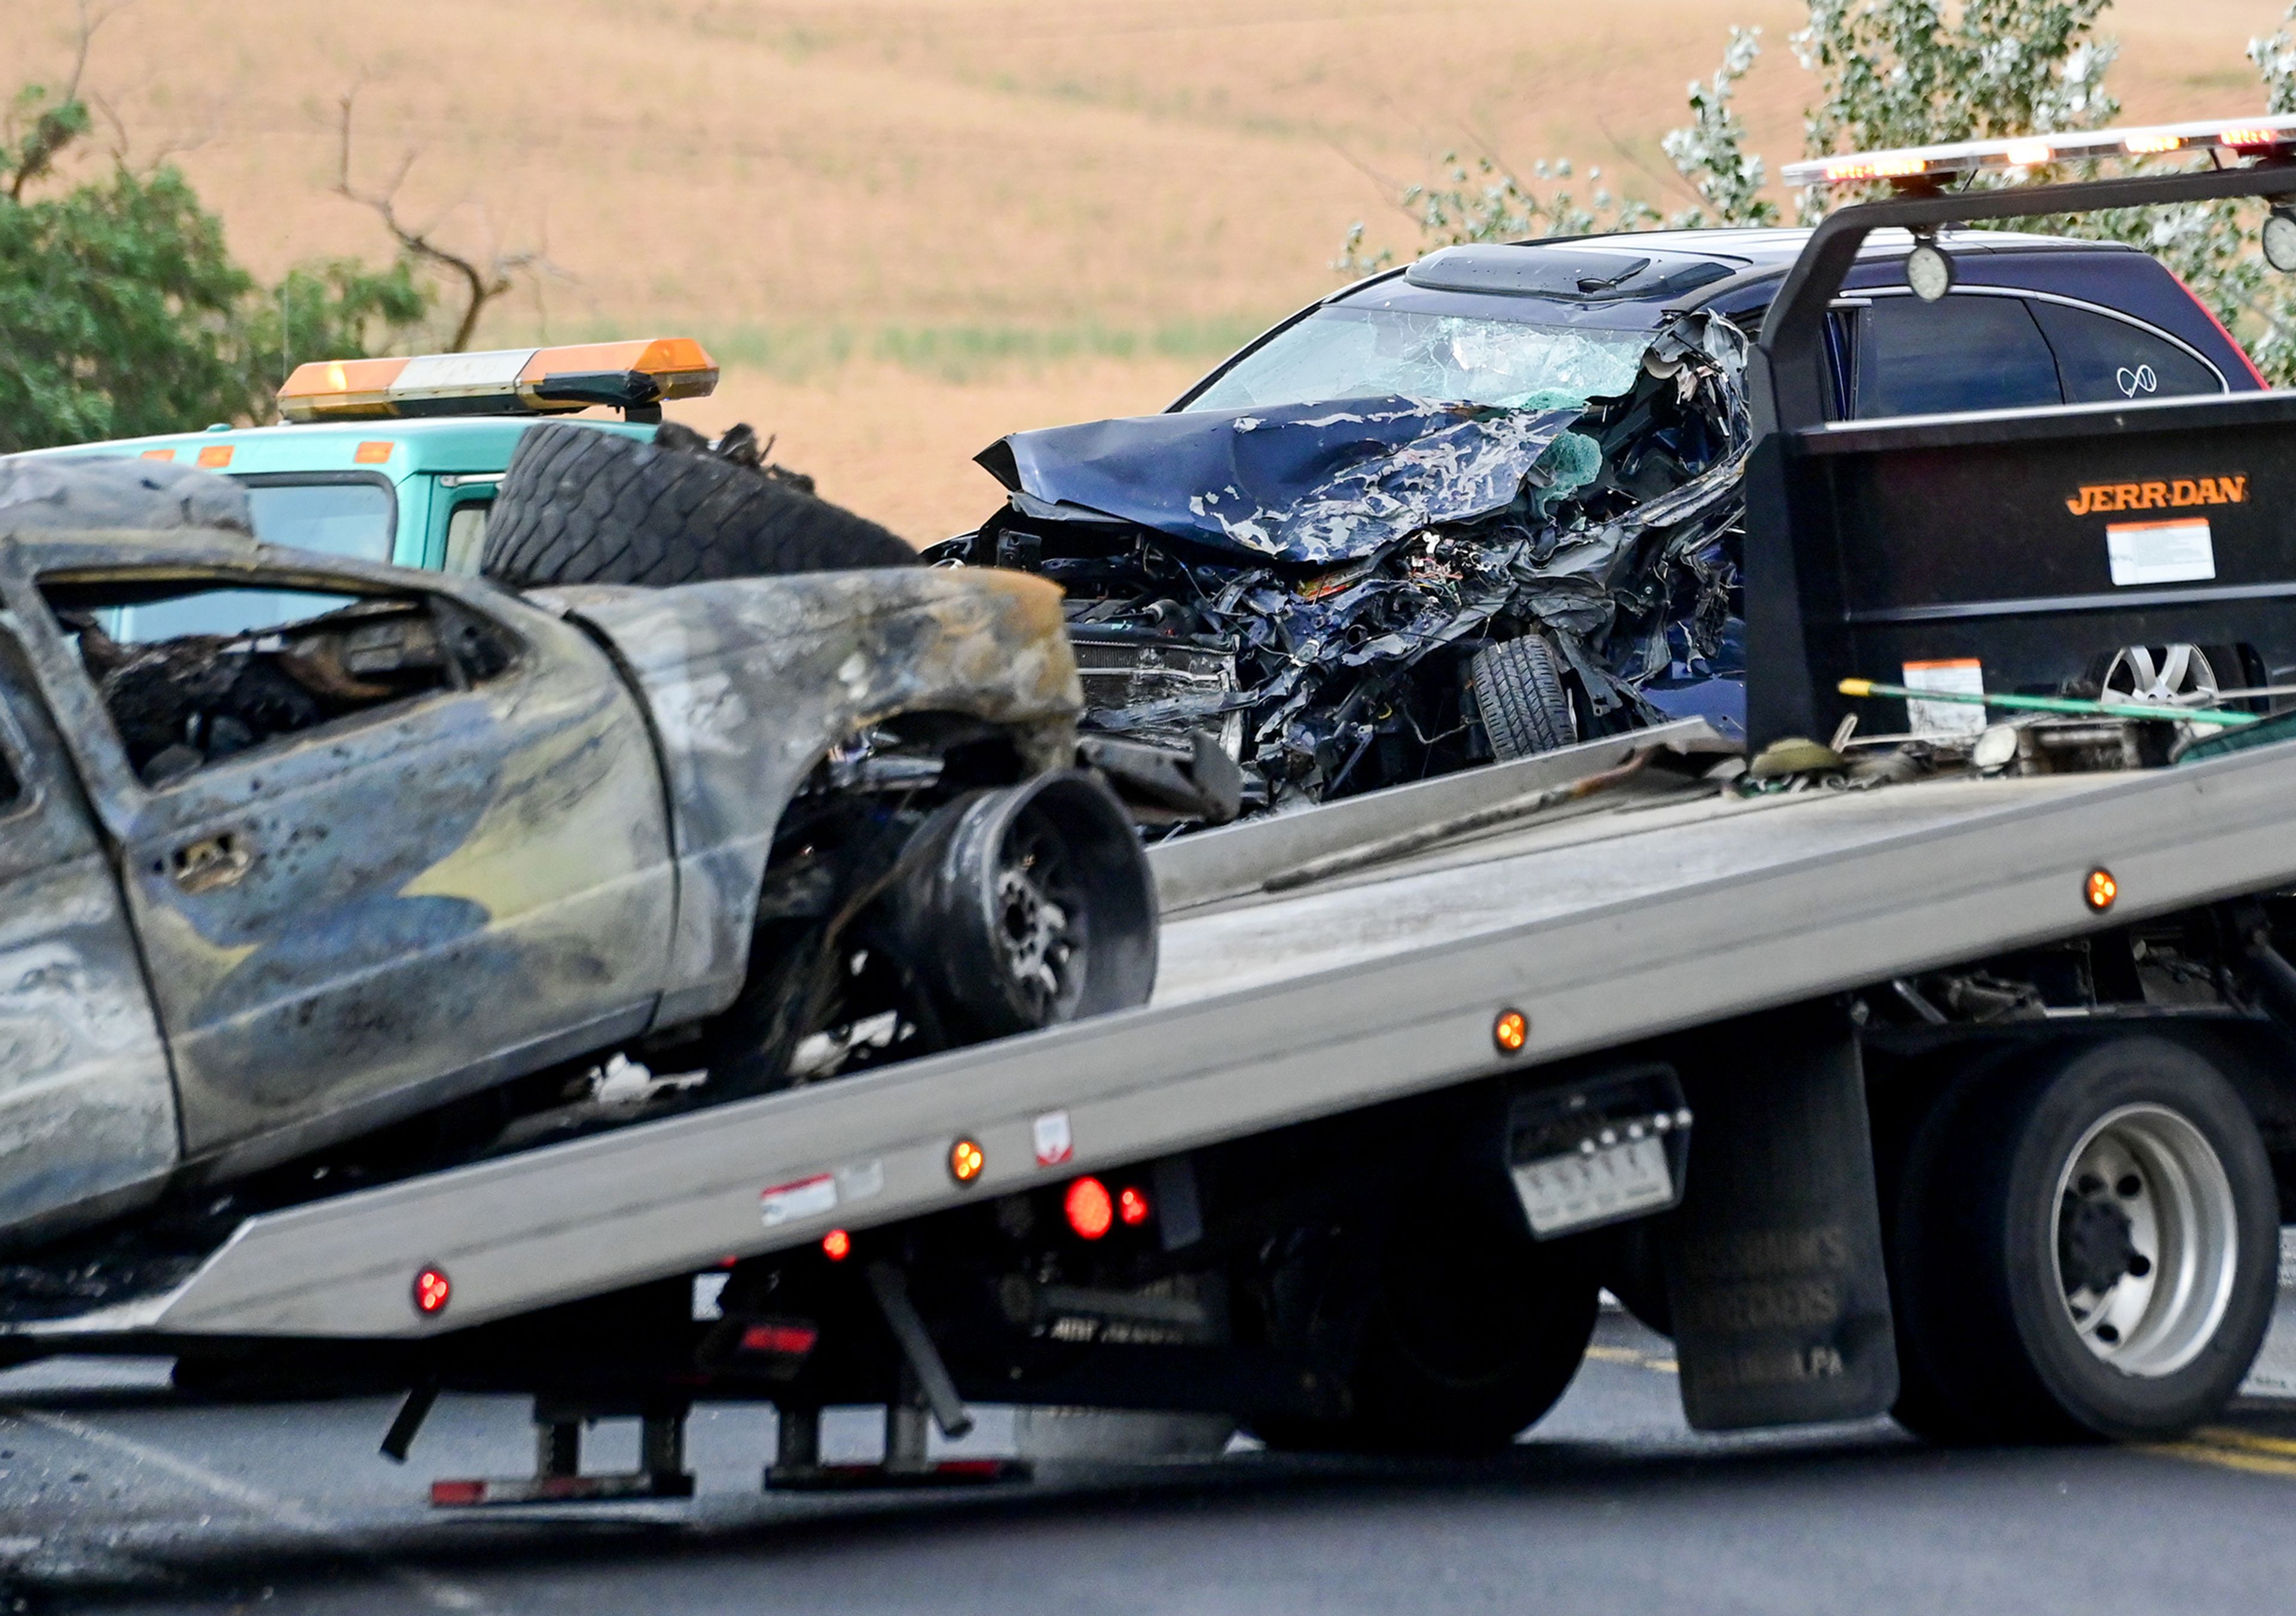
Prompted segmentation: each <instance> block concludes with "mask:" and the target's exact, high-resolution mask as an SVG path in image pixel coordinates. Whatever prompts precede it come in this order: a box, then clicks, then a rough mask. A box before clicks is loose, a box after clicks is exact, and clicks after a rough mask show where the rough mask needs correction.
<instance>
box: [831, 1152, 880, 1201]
mask: <svg viewBox="0 0 2296 1616" xmlns="http://www.w3.org/2000/svg"><path fill="white" fill-rule="evenodd" d="M884 1187H885V1164H884V1162H883V1161H863V1162H858V1163H857V1164H856V1165H854V1166H852V1167H840V1168H839V1169H837V1193H838V1194H840V1195H841V1196H843V1197H844V1198H845V1199H846V1200H848V1201H866V1200H868V1199H869V1197H870V1196H872V1195H874V1194H877V1193H878V1192H879V1191H880V1190H882V1189H883V1188H884Z"/></svg>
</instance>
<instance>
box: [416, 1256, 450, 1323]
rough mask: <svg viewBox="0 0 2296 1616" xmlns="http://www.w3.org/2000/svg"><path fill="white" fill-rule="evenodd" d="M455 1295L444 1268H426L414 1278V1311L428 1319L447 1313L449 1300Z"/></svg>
mask: <svg viewBox="0 0 2296 1616" xmlns="http://www.w3.org/2000/svg"><path fill="white" fill-rule="evenodd" d="M454 1293H455V1287H454V1285H453V1284H451V1283H450V1282H449V1281H448V1280H447V1271H446V1270H445V1269H444V1268H425V1269H423V1270H422V1272H421V1273H420V1274H417V1275H416V1276H414V1310H415V1311H416V1312H417V1313H420V1314H422V1315H424V1316H425V1317H430V1316H432V1315H436V1314H439V1313H442V1312H444V1311H446V1308H447V1298H448V1297H450V1296H452V1295H453V1294H454Z"/></svg>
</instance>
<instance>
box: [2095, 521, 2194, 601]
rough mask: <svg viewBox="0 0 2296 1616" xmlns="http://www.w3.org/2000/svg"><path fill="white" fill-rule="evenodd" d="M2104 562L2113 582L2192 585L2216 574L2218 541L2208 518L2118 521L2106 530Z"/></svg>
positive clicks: (2122, 584) (2110, 523) (2126, 585)
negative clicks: (2106, 563) (2215, 539)
mask: <svg viewBox="0 0 2296 1616" xmlns="http://www.w3.org/2000/svg"><path fill="white" fill-rule="evenodd" d="M2104 554H2105V559H2106V561H2108V562H2111V563H2112V581H2113V583H2114V584H2115V585H2116V586H2117V587H2123V588H2126V587H2128V585H2130V584H2190V583H2197V582H2200V581H2201V580H2202V579H2204V578H2214V577H2215V576H2216V575H2217V552H2216V545H2215V542H2214V541H2213V540H2212V539H2211V538H2210V536H2209V519H2208V518H2207V517H2205V516H2187V517H2185V518H2184V519H2183V520H2181V521H2115V522H2107V523H2106V524H2105V529H2104Z"/></svg>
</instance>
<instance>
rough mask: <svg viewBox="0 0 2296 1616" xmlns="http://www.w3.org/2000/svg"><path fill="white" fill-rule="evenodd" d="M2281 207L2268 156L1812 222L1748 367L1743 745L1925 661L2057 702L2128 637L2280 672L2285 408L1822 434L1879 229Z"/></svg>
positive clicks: (2267, 674) (2292, 639) (2287, 489)
mask: <svg viewBox="0 0 2296 1616" xmlns="http://www.w3.org/2000/svg"><path fill="white" fill-rule="evenodd" d="M2291 196H2296V164H2289V163H2286V162H2282V161H2272V162H2266V163H2259V164H2257V165H2255V166H2251V167H2248V168H2228V169H2215V170H2204V171H2202V172H2199V173H2185V174H2174V175H2158V176H2136V177H2133V178H2124V179H2112V180H2098V181H2089V182H2083V183H2073V184H2065V185H2043V186H2028V187H2016V188H2011V189H2006V190H1999V191H1980V192H1965V193H1958V194H1953V195H1946V194H1939V193H1935V192H1934V191H1924V192H1908V193H1906V194H1902V195H1900V196H1898V197H1895V198H1892V199H1890V200H1888V201H1878V202H1869V203H1865V204H1862V205H1859V206H1856V207H1851V208H1847V209H1842V210H1841V212H1838V213H1835V214H1833V216H1831V217H1828V218H1827V219H1826V220H1825V222H1824V223H1822V224H1821V225H1819V226H1818V227H1817V228H1816V231H1815V232H1813V233H1812V234H1811V236H1810V239H1809V242H1808V245H1807V246H1806V247H1805V248H1804V250H1803V251H1802V256H1801V258H1800V259H1799V260H1798V261H1797V262H1796V263H1795V265H1794V267H1793V269H1792V273H1791V274H1790V275H1788V277H1787V280H1786V283H1785V285H1784V287H1783V288H1782V289H1781V291H1780V292H1779V295H1778V299H1777V302H1776V304H1775V307H1774V308H1773V309H1772V311H1771V314H1770V316H1769V319H1768V320H1767V323H1766V324H1765V326H1764V329H1763V333H1762V338H1761V341H1760V343H1759V346H1758V347H1757V349H1755V353H1754V357H1753V358H1752V360H1751V370H1752V373H1753V374H1752V376H1751V392H1752V398H1753V405H1754V420H1755V430H1756V431H1757V433H1758V434H1759V441H1758V442H1757V444H1756V446H1755V449H1754V453H1753V455H1752V457H1751V463H1750V465H1749V468H1748V473H1747V531H1746V570H1747V577H1748V581H1749V587H1748V589H1747V606H1746V618H1747V647H1748V657H1747V661H1748V666H1749V669H1750V672H1749V676H1748V685H1747V709H1748V711H1747V718H1748V723H1747V730H1748V736H1749V740H1750V742H1751V744H1752V745H1753V746H1755V747H1757V748H1759V747H1761V746H1765V745H1767V744H1768V743H1769V742H1773V741H1776V740H1779V739H1782V738H1784V737H1786V736H1789V735H1809V736H1815V737H1818V738H1821V739H1822V738H1824V737H1825V736H1826V735H1827V734H1831V733H1833V729H1834V727H1835V726H1837V725H1838V724H1839V723H1840V721H1841V718H1843V717H1844V716H1845V715H1846V714H1847V713H1848V712H1849V710H1850V707H1849V702H1848V701H1847V699H1846V698H1844V697H1842V696H1841V695H1840V694H1839V693H1837V692H1836V689H1835V686H1836V685H1837V684H1838V683H1839V682H1840V681H1841V680H1842V679H1844V678H1852V677H1862V678H1871V679H1877V680H1882V681H1884V682H1889V683H1898V682H1899V681H1900V680H1902V682H1904V683H1905V684H1907V685H1924V684H1932V683H1938V682H1939V680H1938V679H1937V677H1936V676H1934V675H1933V674H1929V675H1925V671H1924V670H1923V669H1922V668H1921V667H1920V665H1922V664H1930V665H1932V666H1934V665H1937V664H1960V665H1961V666H1962V668H1963V669H1966V670H1967V672H1968V673H1970V674H1972V675H1975V676H1978V677H1981V679H1982V682H1983V688H1984V689H1985V690H1986V691H1988V692H1989V693H1997V692H2011V691H2015V692H2022V693H2035V694H2056V693H2062V692H2064V691H2066V690H2068V689H2074V688H2079V687H2080V686H2082V685H2084V684H2085V683H2086V682H2088V681H2091V680H2093V679H2094V677H2095V670H2096V669H2097V668H2098V667H2099V665H2100V663H2101V661H2102V660H2105V659H2109V658H2110V657H2111V656H2112V653H2113V652H2116V651H2118V650H2119V649H2120V648H2121V647H2123V646H2134V645H2164V644H2193V645H2199V646H2204V647H2211V648H2225V649H2227V650H2235V649H2236V651H2237V652H2238V659H2239V660H2238V661H2237V663H2236V665H2235V669H2234V670H2231V671H2230V673H2229V677H2224V678H2223V680H2222V683H2224V684H2225V685H2235V684H2237V685H2249V684H2250V683H2251V681H2254V682H2255V683H2257V684H2273V685H2279V684H2284V683H2289V682H2292V681H2296V394H2289V393H2236V394H2232V395H2228V396H2224V397H2208V398H2190V399H2181V400H2174V401H2163V402H2161V403H2145V404H2134V403H2132V404H2127V405H2077V406H2063V407H2060V408H2054V409H2046V410H2032V411H1996V412H1987V413H1985V414H1968V415H1931V416H1913V417H1907V418H1904V419H1899V420H1880V421H1873V422H1827V420H1826V419H1825V414H1826V401H1827V389H1826V385H1825V370H1824V368H1823V365H1824V359H1823V354H1824V343H1825V322H1826V319H1827V317H1828V312H1829V309H1830V308H1831V306H1832V304H1833V299H1834V298H1835V296H1836V295H1837V294H1838V292H1839V291H1840V290H1841V284H1842V281H1843V278H1844V277H1845V276H1846V275H1847V274H1848V273H1849V268H1850V266H1851V265H1852V263H1853V262H1854V261H1855V259H1856V258H1857V251H1858V249H1859V247H1860V246H1861V245H1862V244H1863V243H1864V242H1865V239H1866V236H1867V235H1868V234H1870V233H1871V232H1873V231H1874V230H1879V229H1888V228H1891V227H1898V228H1904V229H1907V230H1910V231H1912V232H1913V233H1914V234H1915V236H1916V238H1918V239H1921V240H1926V239H1928V238H1929V237H1930V236H1931V234H1933V233H1934V232H1935V231H1936V230H1937V229H1938V228H1939V226H1945V225H1951V224H1963V223H1972V222H1976V221H1980V220H1993V219H2006V218H2031V217H2046V216H2050V215H2064V214H2078V213H2089V212H2096V211H2099V210H2102V209H2119V208H2136V207H2146V206H2154V205H2159V204H2164V203H2177V202H2194V201H2216V200H2221V199H2225V198H2232V197H2256V198H2264V199H2279V198H2285V197H2291ZM1972 663H1973V664H1976V665H1977V666H1976V667H1975V668H1971V667H1970V666H1969V665H1970V664H1972ZM1909 665H1913V666H1911V667H1909ZM1972 682H1973V681H1972Z"/></svg>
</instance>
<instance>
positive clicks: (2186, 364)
mask: <svg viewBox="0 0 2296 1616" xmlns="http://www.w3.org/2000/svg"><path fill="white" fill-rule="evenodd" d="M2031 308H2032V310H2033V318H2034V319H2036V320H2038V321H2039V322H2040V324H2041V332H2042V334H2043V335H2044V336H2046V337H2047V338H2048V340H2049V346H2050V348H2051V349H2054V350H2055V352H2056V356H2057V373H2058V374H2059V375H2060V376H2062V378H2063V379H2064V386H2065V402H2066V403H2068V404H2113V403H2118V402H2119V401H2120V400H2121V399H2123V398H2139V399H2141V398H2187V397H2190V396H2191V395H2193V394H2195V393H2220V392H2223V391H2224V390H2225V383H2224V378H2223V377H2222V376H2220V375H2218V373H2216V371H2215V370H2214V369H2212V368H2211V367H2210V365H2207V364H2206V363H2204V362H2203V361H2202V360H2201V359H2199V358H2196V357H2194V355H2192V354H2191V353H2189V352H2188V351H2186V350H2185V349H2184V348H2182V347H2180V346H2179V345H2177V343H2174V342H2171V341H2169V340H2168V339H2167V338H2166V337H2163V336H2161V334H2160V333H2159V332H2155V331H2153V330H2151V329H2150V328H2148V327H2146V326H2143V325H2138V324H2133V323H2132V322H2130V321H2128V320H2120V319H2115V318H2114V317H2112V316H2111V315H2103V314H2097V313H2094V312H2092V311H2091V310H2089V309H2086V308H2067V307H2066V306H2065V305H2063V304H2062V303H2045V302H2040V301H2038V300H2037V301H2035V302H2034V303H2033V304H2032V305H2031Z"/></svg>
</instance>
